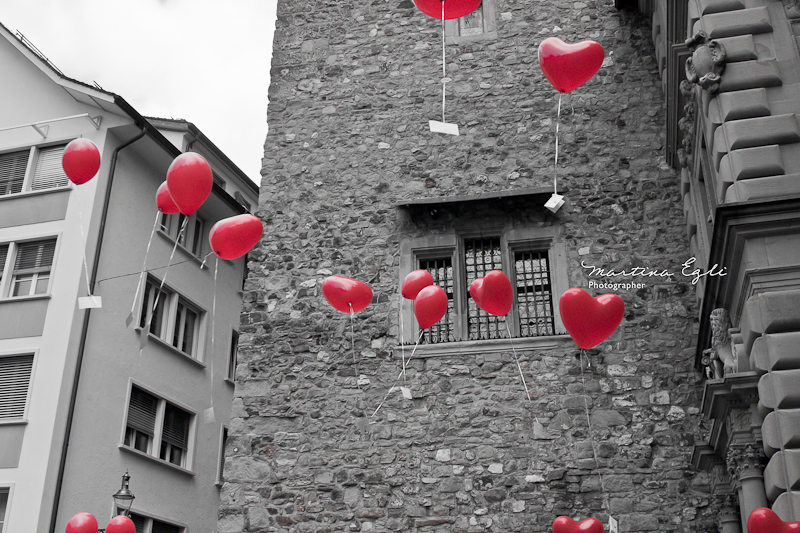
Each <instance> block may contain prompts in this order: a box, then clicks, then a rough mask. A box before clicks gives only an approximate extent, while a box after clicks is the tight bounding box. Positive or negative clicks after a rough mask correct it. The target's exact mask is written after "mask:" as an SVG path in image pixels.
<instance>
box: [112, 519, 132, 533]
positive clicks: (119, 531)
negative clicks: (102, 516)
mask: <svg viewBox="0 0 800 533" xmlns="http://www.w3.org/2000/svg"><path fill="white" fill-rule="evenodd" d="M106 533H136V526H135V525H134V523H133V520H131V519H130V518H128V517H127V516H122V515H117V516H115V517H114V518H112V519H111V521H110V522H109V523H108V525H107V526H106Z"/></svg>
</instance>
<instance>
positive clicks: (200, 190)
mask: <svg viewBox="0 0 800 533" xmlns="http://www.w3.org/2000/svg"><path fill="white" fill-rule="evenodd" d="M167 185H168V187H169V193H170V194H171V195H172V199H173V200H175V204H176V205H177V206H178V207H179V208H180V210H181V213H183V214H184V215H191V214H192V213H194V212H195V211H197V210H198V209H199V208H200V206H201V205H203V202H205V201H206V198H208V195H209V194H211V188H212V187H213V186H214V174H213V173H212V172H211V167H210V166H208V162H207V161H206V160H205V159H204V158H203V156H201V155H200V154H198V153H195V152H186V153H183V154H181V155H179V156H178V157H176V158H175V159H174V160H173V161H172V164H170V166H169V169H167Z"/></svg>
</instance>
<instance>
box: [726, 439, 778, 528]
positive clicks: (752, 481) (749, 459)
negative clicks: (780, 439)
mask: <svg viewBox="0 0 800 533" xmlns="http://www.w3.org/2000/svg"><path fill="white" fill-rule="evenodd" d="M765 458H766V457H765V456H764V452H763V450H762V449H761V448H760V447H758V446H756V445H755V444H747V445H745V446H741V447H731V448H729V449H728V455H727V457H726V460H727V463H728V471H729V472H730V474H731V477H732V478H733V480H734V482H735V483H736V490H737V492H738V494H739V510H740V511H741V512H740V518H741V530H742V531H747V517H748V516H750V513H752V512H753V511H754V510H755V509H758V508H759V507H769V504H768V503H767V493H766V490H765V489H764V460H765Z"/></svg>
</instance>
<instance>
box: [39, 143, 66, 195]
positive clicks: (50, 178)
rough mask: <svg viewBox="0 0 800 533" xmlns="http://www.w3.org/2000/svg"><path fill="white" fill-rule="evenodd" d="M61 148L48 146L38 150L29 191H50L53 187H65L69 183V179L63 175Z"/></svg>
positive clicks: (63, 146)
mask: <svg viewBox="0 0 800 533" xmlns="http://www.w3.org/2000/svg"><path fill="white" fill-rule="evenodd" d="M64 148H66V145H62V146H49V147H47V148H42V149H41V150H39V157H38V158H37V159H36V168H35V169H34V171H33V179H32V180H31V190H32V191H38V190H41V189H52V188H54V187H65V186H66V185H67V183H69V178H67V175H66V174H65V173H64V167H63V164H62V163H61V158H62V157H63V155H64Z"/></svg>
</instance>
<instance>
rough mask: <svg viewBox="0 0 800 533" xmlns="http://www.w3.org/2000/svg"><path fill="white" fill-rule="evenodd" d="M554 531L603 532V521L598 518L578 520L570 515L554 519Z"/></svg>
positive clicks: (569, 532) (554, 532) (573, 532)
mask: <svg viewBox="0 0 800 533" xmlns="http://www.w3.org/2000/svg"><path fill="white" fill-rule="evenodd" d="M553 533H603V523H602V522H601V521H600V520H598V519H597V518H587V519H586V520H581V521H580V522H576V521H575V520H573V519H572V518H570V517H568V516H559V517H558V518H556V519H555V520H553Z"/></svg>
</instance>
